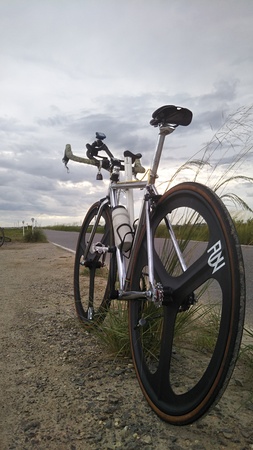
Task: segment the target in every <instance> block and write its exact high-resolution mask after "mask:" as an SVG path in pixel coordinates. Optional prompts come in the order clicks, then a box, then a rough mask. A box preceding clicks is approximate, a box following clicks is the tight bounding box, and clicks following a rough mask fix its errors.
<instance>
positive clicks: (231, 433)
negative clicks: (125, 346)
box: [0, 243, 253, 450]
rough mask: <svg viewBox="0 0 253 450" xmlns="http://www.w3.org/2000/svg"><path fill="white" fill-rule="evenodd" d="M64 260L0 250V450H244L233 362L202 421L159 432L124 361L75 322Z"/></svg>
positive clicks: (69, 262)
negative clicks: (219, 396) (221, 393)
mask: <svg viewBox="0 0 253 450" xmlns="http://www.w3.org/2000/svg"><path fill="white" fill-rule="evenodd" d="M73 258H74V256H73V255H72V254H70V253H68V252H66V251H64V250H62V249H60V248H57V247H55V246H53V245H52V244H14V243H9V244H4V246H3V247H1V249H0V262H1V271H0V283H1V294H0V301H1V305H0V307H1V316H0V338H1V360H0V370H1V372H0V389H1V400H0V406H1V407H0V449H1V450H12V449H15V450H30V449H36V450H44V449H45V450H93V449H94V450H104V449H106V450H107V449H108V450H112V449H120V448H122V449H123V448H124V449H126V450H130V449H146V450H151V449H157V450H165V449H170V450H183V449H193V450H205V449H206V450H209V449H212V450H213V449H229V450H230V449H236V450H243V449H244V450H248V449H253V428H252V413H253V393H252V378H250V373H249V370H247V369H246V368H245V366H244V365H243V364H242V363H240V361H239V363H238V365H237V367H236V369H235V372H234V375H233V377H232V380H231V382H230V384H229V387H228V389H227V391H226V392H225V394H224V396H223V398H222V399H221V401H220V402H219V404H218V405H217V406H216V407H215V408H214V409H213V410H212V411H210V413H209V414H208V415H207V416H205V417H204V418H203V419H202V420H200V421H198V422H196V423H194V424H193V425H190V426H185V427H180V428H179V427H173V426H171V425H169V424H167V423H164V422H162V421H161V420H160V419H159V418H158V417H157V416H156V415H155V413H154V412H153V411H151V410H150V408H149V406H148V405H147V403H146V401H145V399H144V398H143V395H142V393H141V391H140V389H139V386H138V383H137V380H136V377H135V374H134V371H133V366H132V362H131V360H129V359H120V360H119V359H117V360H115V359H114V358H112V357H110V355H107V354H106V352H105V350H104V349H103V348H102V347H101V345H99V344H98V342H97V341H96V338H95V337H94V336H91V335H90V334H88V333H87V332H86V331H85V330H84V329H83V328H82V327H81V325H80V324H79V322H78V320H77V319H76V316H75V311H74V307H73V292H72V274H73Z"/></svg>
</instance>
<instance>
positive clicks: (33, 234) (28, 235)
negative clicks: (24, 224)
mask: <svg viewBox="0 0 253 450" xmlns="http://www.w3.org/2000/svg"><path fill="white" fill-rule="evenodd" d="M4 235H5V238H6V237H7V238H9V239H10V240H11V242H47V238H46V236H45V234H44V233H43V230H42V229H41V228H34V229H33V231H32V227H29V228H28V229H25V235H24V236H23V228H5V230H4ZM9 239H8V240H9ZM6 242H8V241H6Z"/></svg>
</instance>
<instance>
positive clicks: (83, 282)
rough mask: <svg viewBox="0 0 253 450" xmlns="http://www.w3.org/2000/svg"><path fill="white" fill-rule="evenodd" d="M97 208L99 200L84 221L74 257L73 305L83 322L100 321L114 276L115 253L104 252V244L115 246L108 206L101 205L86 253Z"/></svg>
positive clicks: (107, 306)
mask: <svg viewBox="0 0 253 450" xmlns="http://www.w3.org/2000/svg"><path fill="white" fill-rule="evenodd" d="M98 210H99V203H95V204H94V205H92V206H91V208H90V209H89V211H88V213H87V215H86V217H85V219H84V221H83V224H82V228H81V231H80V235H79V239H78V242H77V249H76V257H75V268H74V296H75V307H76V311H77V314H78V317H79V319H80V320H81V321H82V322H85V323H86V324H91V323H94V322H101V321H102V320H103V319H104V317H105V315H106V312H107V310H108V308H109V307H110V294H111V290H112V289H113V287H114V283H115V278H116V261H115V255H114V254H113V253H108V252H103V248H104V247H105V246H106V247H108V246H109V247H113V245H114V240H113V239H114V238H113V228H112V219H111V213H110V209H109V207H108V206H107V205H106V206H104V208H103V211H102V214H101V216H100V218H99V220H98V223H97V226H96V230H95V233H94V238H93V240H92V242H91V243H89V245H90V247H89V251H88V252H87V255H86V248H87V244H88V242H89V240H90V236H91V231H92V230H93V229H94V224H95V222H96V219H97V214H98ZM94 245H96V246H97V247H100V248H101V252H97V251H94Z"/></svg>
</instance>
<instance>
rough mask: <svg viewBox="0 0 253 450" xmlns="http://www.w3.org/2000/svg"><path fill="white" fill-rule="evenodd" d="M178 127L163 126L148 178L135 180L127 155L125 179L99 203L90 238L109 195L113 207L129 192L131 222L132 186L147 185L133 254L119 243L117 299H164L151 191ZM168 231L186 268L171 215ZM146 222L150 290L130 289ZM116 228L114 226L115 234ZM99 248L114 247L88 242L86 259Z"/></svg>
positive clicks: (158, 301) (113, 185) (116, 170)
mask: <svg viewBox="0 0 253 450" xmlns="http://www.w3.org/2000/svg"><path fill="white" fill-rule="evenodd" d="M174 130H175V127H173V126H172V125H167V126H163V127H160V132H159V137H158V143H157V147H156V151H155V154H154V158H153V162H152V166H151V169H150V173H149V177H148V180H147V181H139V180H133V175H132V158H131V157H125V160H124V164H125V181H117V182H114V181H112V182H111V183H110V186H109V192H108V196H107V197H106V198H104V199H103V200H101V202H100V207H99V210H98V213H97V218H96V221H95V224H94V226H93V230H92V231H91V234H90V239H89V242H93V240H94V237H95V233H96V227H97V224H98V223H99V220H100V218H101V215H102V211H103V207H104V205H105V204H108V202H109V199H110V205H111V208H114V207H116V206H118V205H119V198H120V193H121V192H122V191H124V193H125V195H126V208H127V211H128V214H129V217H130V223H131V224H133V223H134V217H135V216H134V201H133V190H134V189H144V190H145V192H144V196H143V203H142V206H141V209H140V214H139V220H138V225H137V228H136V231H135V233H134V240H133V244H132V248H131V250H130V256H129V257H126V254H124V252H123V251H121V250H120V248H118V247H116V259H117V269H118V278H119V290H118V297H117V298H118V299H120V300H131V299H142V298H145V299H147V300H150V301H153V302H154V303H155V304H157V305H158V306H159V305H160V304H161V303H162V300H163V287H162V286H161V285H160V283H157V284H156V283H155V276H154V255H153V246H152V236H151V226H150V203H151V202H150V201H151V200H152V194H153V195H157V190H156V188H155V180H156V178H157V170H158V166H159V162H160V159H161V154H162V150H163V145H164V141H165V137H166V136H167V135H168V134H171V133H172V132H173V131H174ZM113 171H114V173H116V174H117V175H120V172H121V171H120V167H117V166H115V167H114V169H113ZM166 221H167V227H168V231H169V233H170V237H171V240H172V243H173V245H174V249H175V251H176V253H177V256H178V258H179V261H180V264H181V267H182V269H183V270H186V264H185V261H184V259H183V256H182V253H181V251H180V248H179V245H178V242H177V240H176V237H175V235H174V232H173V229H172V226H171V224H170V222H169V218H167V219H166ZM143 225H145V227H146V228H145V229H146V242H147V255H148V273H149V288H148V290H147V291H130V290H129V278H130V275H131V273H132V270H134V268H133V264H134V261H133V258H132V255H133V254H135V248H136V245H137V242H138V241H139V236H140V233H141V231H142V228H143ZM115 233H116V230H114V234H115ZM90 251H92V252H97V253H107V252H109V251H111V249H110V248H109V247H105V246H101V244H100V243H98V245H96V244H95V245H94V246H93V248H92V249H91V248H90V245H89V243H87V247H86V250H85V254H84V255H83V258H84V260H85V259H86V257H87V255H88V253H89V252H90Z"/></svg>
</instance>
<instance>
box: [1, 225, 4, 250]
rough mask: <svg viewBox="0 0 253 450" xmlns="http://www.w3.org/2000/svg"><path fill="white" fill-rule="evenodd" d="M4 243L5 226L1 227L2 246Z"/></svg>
mask: <svg viewBox="0 0 253 450" xmlns="http://www.w3.org/2000/svg"><path fill="white" fill-rule="evenodd" d="M3 243H4V228H0V247H1V246H2V245H3Z"/></svg>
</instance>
